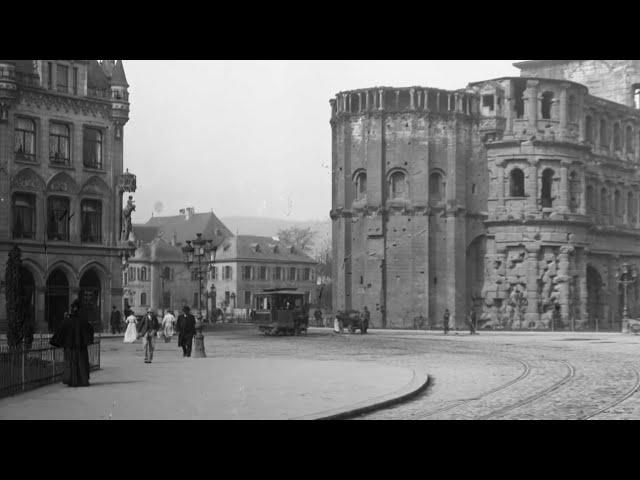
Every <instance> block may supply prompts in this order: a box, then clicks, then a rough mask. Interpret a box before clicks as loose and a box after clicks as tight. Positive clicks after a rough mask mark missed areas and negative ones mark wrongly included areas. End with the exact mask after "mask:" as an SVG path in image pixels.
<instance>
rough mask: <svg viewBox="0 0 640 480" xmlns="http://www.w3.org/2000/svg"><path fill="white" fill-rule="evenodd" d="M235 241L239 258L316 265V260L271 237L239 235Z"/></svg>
mask: <svg viewBox="0 0 640 480" xmlns="http://www.w3.org/2000/svg"><path fill="white" fill-rule="evenodd" d="M235 241H236V252H237V257H238V258H246V259H252V260H263V261H273V262H278V261H286V262H301V263H313V264H315V263H316V262H315V260H313V259H312V258H311V257H310V256H308V255H306V254H305V253H302V252H300V251H297V250H294V251H293V252H292V251H291V249H290V247H288V246H286V245H284V244H283V243H281V242H278V241H276V240H274V239H273V238H271V237H258V236H256V235H238V236H237V237H235ZM256 247H259V248H256ZM276 247H277V248H276Z"/></svg>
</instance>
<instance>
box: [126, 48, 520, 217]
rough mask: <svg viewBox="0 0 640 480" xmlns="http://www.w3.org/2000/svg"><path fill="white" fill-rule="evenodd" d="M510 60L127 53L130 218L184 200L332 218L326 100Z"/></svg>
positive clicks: (437, 80) (465, 74) (249, 212)
mask: <svg viewBox="0 0 640 480" xmlns="http://www.w3.org/2000/svg"><path fill="white" fill-rule="evenodd" d="M515 61H517V60H486V61H482V60H421V61H381V60H380V61H377V60H376V61H373V60H369V61H347V60H339V61H329V60H326V61H318V60H315V61H267V60H260V61H230V60H224V61H211V60H206V61H205V60H201V61H197V60H193V61H174V60H165V61H156V60H125V61H124V67H125V71H126V75H127V80H128V82H129V85H130V87H129V92H130V101H131V119H130V120H129V123H128V124H127V126H126V130H125V146H124V162H125V167H126V168H129V170H130V171H131V172H132V173H135V174H136V175H137V177H138V191H137V192H136V194H135V200H136V205H137V208H136V212H135V213H134V222H135V223H143V222H146V221H147V219H148V218H149V217H150V216H151V214H152V212H154V211H155V214H156V215H158V214H161V215H177V214H178V210H179V209H181V208H184V207H186V206H193V207H195V209H196V212H205V211H210V210H213V211H214V212H215V213H216V215H218V216H219V217H226V216H237V215H242V216H264V217H274V218H284V219H291V220H324V219H328V218H329V210H330V209H331V167H330V166H331V128H330V125H329V119H330V107H329V99H330V98H332V97H333V96H334V95H335V94H336V93H338V92H339V91H341V90H350V89H356V88H365V87H373V86H394V87H405V86H413V85H420V86H425V87H436V88H444V89H451V90H452V89H457V88H462V87H464V86H466V85H467V84H468V83H470V82H474V81H479V80H486V79H489V78H495V77H500V76H507V75H513V76H517V75H518V74H519V71H518V70H517V69H516V68H515V67H513V66H512V63H513V62H515ZM160 203H161V205H160Z"/></svg>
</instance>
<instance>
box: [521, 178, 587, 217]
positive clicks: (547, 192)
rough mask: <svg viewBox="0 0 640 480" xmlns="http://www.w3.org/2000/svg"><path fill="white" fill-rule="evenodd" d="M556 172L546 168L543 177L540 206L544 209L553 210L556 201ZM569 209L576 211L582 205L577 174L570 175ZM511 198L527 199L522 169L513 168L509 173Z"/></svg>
mask: <svg viewBox="0 0 640 480" xmlns="http://www.w3.org/2000/svg"><path fill="white" fill-rule="evenodd" d="M555 174H556V173H555V171H554V170H553V169H552V168H545V169H544V170H542V175H541V190H540V204H541V207H542V208H552V207H553V206H554V201H555V199H556V196H557V195H556V190H557V189H556V188H554V181H555ZM568 180H569V184H568V185H567V187H568V189H569V192H568V193H569V205H568V207H569V209H570V210H571V211H576V210H577V208H578V205H579V203H580V199H579V193H580V180H579V178H578V174H577V173H576V172H571V173H570V174H569V178H568ZM509 196H510V197H515V198H519V197H525V196H526V191H525V182H524V171H523V170H522V169H521V168H518V167H515V168H512V169H511V171H510V172H509Z"/></svg>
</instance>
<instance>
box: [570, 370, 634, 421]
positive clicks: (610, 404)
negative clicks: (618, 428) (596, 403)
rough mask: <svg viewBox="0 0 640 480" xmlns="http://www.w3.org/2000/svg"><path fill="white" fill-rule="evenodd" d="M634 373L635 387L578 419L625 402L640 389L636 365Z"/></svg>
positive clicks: (583, 418)
mask: <svg viewBox="0 0 640 480" xmlns="http://www.w3.org/2000/svg"><path fill="white" fill-rule="evenodd" d="M631 368H632V370H633V372H634V374H635V378H636V380H635V383H634V385H633V387H632V388H631V389H630V390H628V391H627V392H626V393H625V394H624V395H622V396H620V397H618V398H617V399H615V401H613V402H611V403H609V404H608V405H607V406H606V407H603V408H601V409H599V410H597V411H595V412H593V413H590V414H589V415H585V416H583V417H580V418H579V419H578V420H590V419H592V418H594V417H596V416H598V415H600V414H602V413H604V412H606V411H607V410H610V409H612V408H613V407H616V406H618V405H620V404H621V403H622V402H624V401H625V400H627V399H628V398H631V397H632V396H633V395H634V394H635V393H636V392H637V391H638V390H640V372H639V371H638V369H637V368H635V367H631Z"/></svg>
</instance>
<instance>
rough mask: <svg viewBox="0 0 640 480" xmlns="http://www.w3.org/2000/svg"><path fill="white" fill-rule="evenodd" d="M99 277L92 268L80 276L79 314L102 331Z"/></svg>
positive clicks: (97, 329)
mask: <svg viewBox="0 0 640 480" xmlns="http://www.w3.org/2000/svg"><path fill="white" fill-rule="evenodd" d="M101 293H102V291H101V287H100V277H98V274H97V273H96V271H95V270H94V269H90V270H87V271H86V272H85V274H84V275H82V277H81V278H80V316H81V317H83V318H85V319H86V320H87V321H88V322H89V323H91V324H92V325H93V328H94V330H95V331H96V332H101V331H102V315H101V312H102V295H101Z"/></svg>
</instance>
